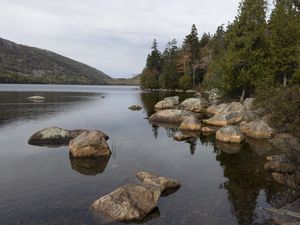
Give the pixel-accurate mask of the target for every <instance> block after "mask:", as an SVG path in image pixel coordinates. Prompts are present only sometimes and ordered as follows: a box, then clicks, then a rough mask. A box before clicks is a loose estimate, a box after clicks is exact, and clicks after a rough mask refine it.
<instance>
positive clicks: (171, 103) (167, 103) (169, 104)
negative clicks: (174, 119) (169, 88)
mask: <svg viewBox="0 0 300 225" xmlns="http://www.w3.org/2000/svg"><path fill="white" fill-rule="evenodd" d="M178 104H179V97H178V96H173V97H166V98H164V100H162V101H159V102H158V103H156V105H155V106H154V108H155V109H173V108H175V107H176V106H177V105H178Z"/></svg>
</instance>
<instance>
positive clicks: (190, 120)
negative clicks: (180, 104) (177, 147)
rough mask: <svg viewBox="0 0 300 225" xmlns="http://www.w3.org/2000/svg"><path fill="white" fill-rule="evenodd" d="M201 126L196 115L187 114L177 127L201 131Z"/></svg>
mask: <svg viewBox="0 0 300 225" xmlns="http://www.w3.org/2000/svg"><path fill="white" fill-rule="evenodd" d="M201 127H202V125H201V122H200V121H199V120H198V118H197V117H196V116H189V117H187V118H185V119H184V120H183V121H182V123H181V124H180V127H179V129H180V130H188V131H201Z"/></svg>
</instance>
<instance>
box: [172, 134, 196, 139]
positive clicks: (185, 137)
mask: <svg viewBox="0 0 300 225" xmlns="http://www.w3.org/2000/svg"><path fill="white" fill-rule="evenodd" d="M173 138H174V139H175V140H176V141H186V140H190V139H193V138H197V136H196V135H195V134H183V133H181V132H176V133H175V134H174V135H173Z"/></svg>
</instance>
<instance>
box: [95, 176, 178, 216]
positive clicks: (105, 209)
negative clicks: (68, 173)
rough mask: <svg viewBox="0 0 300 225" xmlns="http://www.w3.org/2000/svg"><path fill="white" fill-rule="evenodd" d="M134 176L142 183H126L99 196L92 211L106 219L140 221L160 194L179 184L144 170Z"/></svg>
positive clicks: (153, 207) (155, 202)
mask: <svg viewBox="0 0 300 225" xmlns="http://www.w3.org/2000/svg"><path fill="white" fill-rule="evenodd" d="M136 176H137V178H138V179H139V180H140V181H141V182H142V184H128V185H125V186H122V187H120V188H117V189H116V190H114V191H113V192H111V193H109V194H107V195H105V196H102V197H100V198H99V199H97V200H96V201H95V202H94V203H93V204H92V205H91V209H92V210H93V212H94V213H95V214H97V215H99V216H101V217H105V218H107V219H108V220H116V221H122V222H133V221H141V220H143V219H145V218H146V217H147V216H148V215H149V214H150V213H151V212H152V211H153V210H154V209H155V208H157V204H158V200H159V197H160V196H161V195H165V196H166V195H169V194H171V193H173V192H175V191H176V190H177V189H178V188H180V186H181V184H180V182H179V181H177V180H173V179H170V178H168V177H162V176H158V175H155V174H151V173H148V172H144V171H142V172H139V173H137V175H136Z"/></svg>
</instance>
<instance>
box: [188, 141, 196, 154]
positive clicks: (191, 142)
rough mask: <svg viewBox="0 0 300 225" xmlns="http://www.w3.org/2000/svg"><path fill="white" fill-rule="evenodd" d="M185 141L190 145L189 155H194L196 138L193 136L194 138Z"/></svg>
mask: <svg viewBox="0 0 300 225" xmlns="http://www.w3.org/2000/svg"><path fill="white" fill-rule="evenodd" d="M186 143H188V144H189V146H190V152H191V155H194V154H195V151H196V147H197V139H196V138H195V139H191V140H188V141H186Z"/></svg>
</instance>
